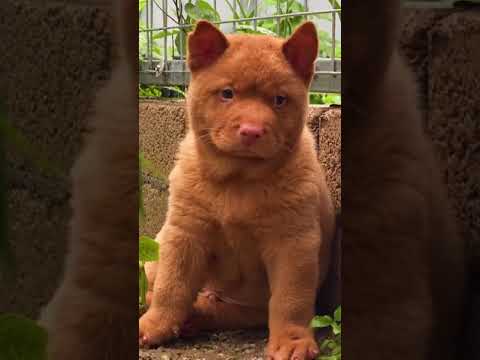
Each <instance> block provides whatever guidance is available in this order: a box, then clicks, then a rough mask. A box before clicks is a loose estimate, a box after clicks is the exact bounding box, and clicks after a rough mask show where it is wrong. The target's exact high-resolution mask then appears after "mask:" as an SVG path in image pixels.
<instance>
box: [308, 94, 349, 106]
mask: <svg viewBox="0 0 480 360" xmlns="http://www.w3.org/2000/svg"><path fill="white" fill-rule="evenodd" d="M309 95H310V104H312V105H341V104H342V96H341V95H340V94H331V93H320V92H315V91H311V92H310V93H309Z"/></svg>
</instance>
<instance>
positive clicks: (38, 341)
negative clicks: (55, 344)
mask: <svg viewBox="0 0 480 360" xmlns="http://www.w3.org/2000/svg"><path fill="white" fill-rule="evenodd" d="M47 338H48V336H47V332H46V330H45V329H43V328H42V327H41V326H39V325H38V324H37V323H36V322H35V321H33V320H30V319H28V318H26V317H24V316H22V315H14V314H3V315H0V359H2V360H47Z"/></svg>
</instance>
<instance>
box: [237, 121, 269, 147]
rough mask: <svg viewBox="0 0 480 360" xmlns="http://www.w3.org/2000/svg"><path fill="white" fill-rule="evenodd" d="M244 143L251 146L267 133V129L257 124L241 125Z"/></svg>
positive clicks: (241, 138)
mask: <svg viewBox="0 0 480 360" xmlns="http://www.w3.org/2000/svg"><path fill="white" fill-rule="evenodd" d="M238 132H239V134H240V140H241V141H242V144H244V145H247V146H250V145H253V144H254V143H255V142H256V141H257V140H258V139H260V138H261V137H262V136H263V135H264V134H265V129H264V128H263V127H261V126H257V125H248V124H245V125H241V126H240V129H239V130H238Z"/></svg>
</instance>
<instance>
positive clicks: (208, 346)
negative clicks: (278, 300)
mask: <svg viewBox="0 0 480 360" xmlns="http://www.w3.org/2000/svg"><path fill="white" fill-rule="evenodd" d="M266 343H267V331H265V330H255V331H252V330H248V331H247V330H236V331H228V332H221V333H205V334H201V335H200V336H197V337H195V338H194V339H189V340H183V339H180V340H177V341H175V342H172V343H171V344H169V345H168V346H161V347H159V348H157V349H152V350H142V349H141V350H140V351H139V359H140V360H214V359H224V360H263V353H264V349H265V345H266Z"/></svg>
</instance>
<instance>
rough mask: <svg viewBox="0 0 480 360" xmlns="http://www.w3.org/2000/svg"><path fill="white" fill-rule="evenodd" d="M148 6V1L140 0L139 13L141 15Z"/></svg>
mask: <svg viewBox="0 0 480 360" xmlns="http://www.w3.org/2000/svg"><path fill="white" fill-rule="evenodd" d="M146 4H147V0H139V1H138V12H139V13H141V12H142V11H143V9H144V8H145V5H146Z"/></svg>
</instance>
